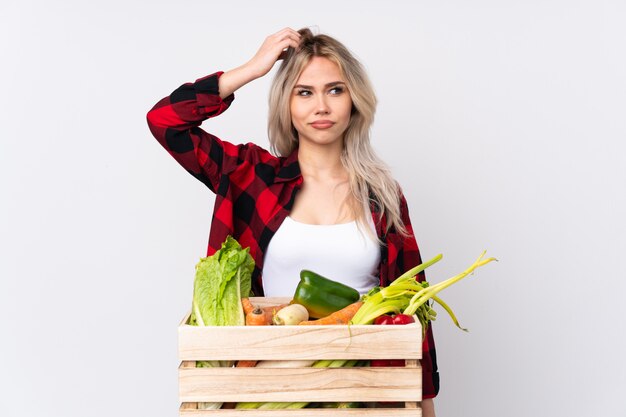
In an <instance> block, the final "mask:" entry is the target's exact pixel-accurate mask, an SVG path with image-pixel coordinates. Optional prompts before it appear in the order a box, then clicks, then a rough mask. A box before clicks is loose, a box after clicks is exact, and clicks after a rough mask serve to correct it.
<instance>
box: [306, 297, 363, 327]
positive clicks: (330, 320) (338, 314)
mask: <svg viewBox="0 0 626 417" xmlns="http://www.w3.org/2000/svg"><path fill="white" fill-rule="evenodd" d="M362 305H363V302H362V301H357V302H355V303H352V304H350V305H349V306H347V307H344V308H342V309H341V310H339V311H335V312H334V313H333V314H329V315H328V316H326V317H322V318H321V319H318V320H308V321H303V322H301V323H300V324H301V325H329V324H330V325H333V324H348V323H349V322H350V320H352V317H354V315H355V314H356V312H357V311H358V310H359V308H361V306H362Z"/></svg>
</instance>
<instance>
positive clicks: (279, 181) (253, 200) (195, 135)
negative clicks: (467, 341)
mask: <svg viewBox="0 0 626 417" xmlns="http://www.w3.org/2000/svg"><path fill="white" fill-rule="evenodd" d="M221 74H222V73H221V72H218V73H215V74H212V75H209V76H207V77H204V78H201V79H199V80H197V81H196V82H195V83H187V84H184V85H182V86H180V87H179V88H178V89H176V90H175V91H174V92H173V93H172V94H171V95H170V96H169V97H165V98H164V99H162V100H161V101H159V102H158V103H157V104H156V105H155V106H154V107H153V108H152V110H150V111H149V112H148V125H149V126H150V130H151V132H152V134H153V135H154V137H155V138H156V139H157V140H158V141H159V143H160V144H161V145H162V146H163V147H164V148H165V149H166V150H167V151H168V152H169V153H170V155H172V156H173V157H174V159H176V161H178V163H180V164H181V165H182V166H183V167H184V168H185V169H186V170H187V171H188V172H189V173H190V174H191V175H193V176H194V177H196V178H197V179H198V180H200V181H202V182H203V183H204V184H205V185H206V186H207V187H209V189H210V190H211V191H213V192H214V193H215V194H216V198H215V208H214V211H213V220H212V222H211V232H210V236H209V247H208V255H211V254H213V253H215V251H217V250H218V249H219V248H220V247H221V245H222V242H223V241H224V240H225V239H226V237H227V236H228V235H231V236H233V237H234V238H235V239H237V241H238V242H239V243H240V244H241V245H242V246H243V247H250V254H251V255H252V257H253V258H254V261H255V264H256V266H255V270H254V273H253V276H252V279H253V281H252V282H253V284H252V289H253V291H254V293H255V294H256V295H262V294H263V285H262V281H261V280H262V271H263V257H264V254H265V250H266V249H267V246H268V244H269V242H270V240H271V239H272V236H274V233H276V231H277V230H278V228H279V227H280V225H281V223H282V222H283V220H284V219H285V217H287V215H288V214H289V212H290V210H291V207H292V206H293V202H294V198H295V196H296V192H297V190H298V189H299V188H300V186H301V185H302V174H301V173H300V167H299V165H298V152H297V150H296V151H294V152H293V153H292V154H291V155H289V156H287V157H276V156H273V155H272V154H270V153H269V152H268V151H267V150H265V149H263V148H261V147H259V146H257V145H255V144H253V143H247V144H245V145H235V144H232V143H229V142H226V141H222V140H220V139H219V138H217V137H215V136H213V135H211V134H210V133H207V132H205V131H204V130H202V129H201V128H200V124H201V123H202V122H203V121H204V120H205V119H208V118H210V117H214V116H217V115H219V114H220V113H222V112H223V111H224V110H226V109H227V108H228V106H229V105H230V103H231V102H232V101H233V99H234V95H230V96H229V97H227V98H225V99H223V100H222V99H221V98H220V96H219V91H218V78H219V76H220V75H221ZM401 213H402V220H403V221H404V224H405V226H406V227H407V230H408V231H409V233H410V234H411V237H410V238H405V237H403V236H401V235H400V234H398V233H397V232H396V231H395V230H394V229H393V228H392V229H390V230H388V231H386V230H385V229H386V221H385V216H384V215H383V216H382V218H381V216H380V213H379V212H378V211H377V209H376V207H375V205H372V217H373V219H374V224H375V225H376V232H377V234H378V236H379V238H381V239H382V241H383V242H385V243H386V244H385V245H381V247H380V249H381V263H380V265H379V277H380V285H381V286H386V285H388V284H389V282H390V280H393V279H394V278H395V277H398V276H400V275H401V274H402V273H403V272H404V271H406V270H408V269H409V268H411V267H413V266H415V265H418V264H420V263H421V258H420V253H419V249H418V246H417V243H416V241H415V238H414V237H413V230H412V227H411V222H410V219H409V212H408V207H407V204H406V200H405V198H404V196H402V199H401ZM423 279H424V276H423V275H422V276H421V277H420V280H423ZM422 371H423V396H424V398H430V397H434V396H435V395H437V392H438V391H439V374H438V372H437V361H436V356H435V344H434V339H433V336H432V330H431V329H430V326H429V329H428V332H427V335H426V338H425V339H424V343H423V358H422Z"/></svg>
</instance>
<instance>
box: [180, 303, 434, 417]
mask: <svg viewBox="0 0 626 417" xmlns="http://www.w3.org/2000/svg"><path fill="white" fill-rule="evenodd" d="M252 301H253V303H254V304H256V305H260V306H265V305H278V304H282V303H285V302H288V300H287V299H283V298H253V299H252ZM188 320H189V315H187V317H185V319H184V320H183V321H182V323H181V325H180V326H179V329H178V343H179V344H178V352H179V353H178V355H179V359H180V360H181V364H180V367H179V398H180V402H181V406H180V416H185V417H192V416H193V417H201V416H204V417H209V416H215V417H269V416H285V417H323V416H336V415H339V416H381V417H385V416H388V417H400V416H407V417H408V416H421V407H420V401H421V399H422V398H421V395H422V373H421V368H420V364H419V359H420V358H421V355H422V343H421V336H422V330H421V326H420V324H419V323H413V324H409V325H404V326H222V327H217V326H214V327H211V326H209V327H198V326H190V325H188V324H187V323H188ZM293 359H298V360H300V359H359V360H361V359H405V360H406V366H405V367H396V368H391V367H390V368H370V367H355V368H334V369H330V368H305V367H302V368H282V369H281V368H196V367H195V361H199V360H229V361H230V360H232V361H235V360H293ZM246 401H251V402H257V401H263V402H296V401H298V402H343V401H359V402H367V403H368V405H371V406H374V404H375V403H376V402H396V405H395V406H392V407H391V408H358V409H328V408H303V409H300V410H289V409H287V410H233V409H220V410H200V409H198V408H197V403H198V402H246ZM398 402H400V405H401V406H402V405H403V406H402V407H401V406H398ZM402 403H403V404H402Z"/></svg>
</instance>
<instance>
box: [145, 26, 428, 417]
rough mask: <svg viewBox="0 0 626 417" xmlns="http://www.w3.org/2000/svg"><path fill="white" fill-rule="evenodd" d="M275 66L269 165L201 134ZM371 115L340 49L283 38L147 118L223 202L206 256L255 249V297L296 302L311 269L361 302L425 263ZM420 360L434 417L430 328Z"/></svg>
mask: <svg viewBox="0 0 626 417" xmlns="http://www.w3.org/2000/svg"><path fill="white" fill-rule="evenodd" d="M278 60H282V64H281V66H280V68H279V70H278V72H277V74H276V76H275V79H274V81H273V84H272V87H271V92H270V100H269V103H270V109H269V111H270V112H269V113H270V114H269V126H268V132H269V139H270V144H271V147H272V151H273V154H272V153H270V152H268V151H266V150H264V149H262V148H260V147H259V146H257V145H255V144H252V143H248V144H245V145H234V144H232V143H229V142H226V141H222V140H220V139H218V138H217V137H215V136H213V135H211V134H209V133H207V132H205V131H203V130H202V129H200V128H199V125H200V124H201V123H202V121H204V120H205V119H207V118H210V117H214V116H217V115H219V114H220V113H221V112H223V111H224V110H226V109H227V108H228V107H229V105H230V104H231V103H232V101H233V99H234V94H233V93H234V92H235V91H236V90H238V89H239V88H240V87H242V86H243V85H245V84H247V83H249V82H250V81H253V80H255V79H257V78H260V77H262V76H264V75H265V74H267V73H268V72H269V71H270V70H271V69H272V67H273V66H274V64H275V63H276V62H277V61H278ZM375 107H376V98H375V95H374V92H373V89H372V87H371V85H370V82H369V80H368V78H367V75H366V74H365V71H364V70H363V68H362V66H361V65H360V63H359V62H358V61H357V60H356V59H355V58H354V57H353V56H352V54H351V53H350V52H349V51H348V50H347V49H346V48H345V47H344V46H343V45H342V44H341V43H339V42H338V41H336V40H335V39H333V38H331V37H329V36H326V35H317V36H314V35H313V34H312V33H311V31H310V30H308V29H301V30H300V31H295V30H293V29H290V28H285V29H283V30H281V31H280V32H277V33H275V34H273V35H271V36H269V37H268V38H267V39H266V40H265V41H264V42H263V44H262V45H261V47H260V49H259V50H258V52H257V53H256V54H255V55H254V57H253V58H252V59H251V60H250V61H248V62H247V63H245V64H244V65H242V66H240V67H238V68H235V69H233V70H231V71H228V72H224V73H222V72H217V73H215V74H212V75H209V76H207V77H204V78H201V79H199V80H197V81H196V82H195V83H187V84H184V85H182V86H181V87H179V88H178V89H177V90H175V91H174V92H173V93H172V94H171V95H170V96H169V97H166V98H164V99H163V100H161V101H160V102H159V103H157V104H156V105H155V107H154V108H153V109H152V110H151V111H150V112H149V113H148V124H149V126H150V129H151V131H152V133H153V134H154V136H155V137H156V138H157V140H158V141H159V142H160V143H161V144H162V145H163V146H164V147H165V148H166V149H167V150H168V151H169V152H170V154H171V155H172V156H173V157H174V158H175V159H176V160H177V161H178V162H179V163H180V164H181V165H182V166H183V167H185V168H186V169H187V170H188V171H189V172H190V173H191V174H192V175H193V176H195V177H196V178H198V179H199V180H200V181H202V182H203V183H204V184H206V185H207V186H208V187H209V188H210V189H211V190H212V191H213V192H214V193H216V200H215V209H214V213H213V220H212V224H211V233H210V237H209V248H208V254H209V255H210V254H212V253H214V252H215V251H216V250H217V249H219V248H220V246H221V243H222V242H223V241H224V240H225V239H226V236H228V235H232V236H233V237H234V238H235V239H237V240H238V241H239V242H240V243H241V245H242V246H243V247H248V246H249V247H250V254H251V255H252V257H253V258H254V260H255V263H256V266H255V271H254V274H253V291H254V293H255V294H256V295H266V296H279V295H280V296H290V295H292V294H293V290H294V289H295V286H296V284H297V281H298V275H299V274H298V273H299V271H300V270H301V269H304V268H308V269H312V270H315V271H316V272H318V273H320V274H322V275H325V276H328V277H330V278H332V279H336V280H338V281H342V282H344V283H346V284H348V285H351V286H353V287H355V288H357V289H359V291H361V292H366V291H367V290H368V289H369V288H371V287H373V286H375V285H383V286H384V285H388V284H389V282H390V280H393V279H394V278H395V277H398V276H400V275H401V274H402V273H403V272H404V271H405V270H407V269H409V268H411V267H413V266H415V265H417V264H419V263H421V259H420V255H419V250H418V246H417V244H416V241H415V238H414V236H413V232H412V228H411V224H410V219H409V216H408V209H407V205H406V201H405V199H404V196H403V195H402V193H401V191H400V188H399V186H398V185H397V183H396V182H395V181H394V180H393V178H392V177H391V175H390V173H389V170H388V169H387V168H386V166H385V165H384V164H383V163H382V162H381V161H380V160H379V159H378V157H377V156H376V155H375V154H374V151H373V149H372V147H371V145H370V143H369V129H370V126H371V123H372V121H373V117H374V112H375ZM421 279H423V276H421ZM423 348H424V357H423V360H422V366H423V375H424V377H423V395H424V398H425V401H424V402H423V404H422V407H423V413H424V414H423V415H424V416H428V415H434V410H433V404H432V398H433V397H434V396H435V395H436V394H437V391H438V387H439V382H438V373H437V365H436V360H435V350H434V341H433V337H432V332H431V329H430V328H429V330H428V332H427V337H426V338H425V340H424V346H423Z"/></svg>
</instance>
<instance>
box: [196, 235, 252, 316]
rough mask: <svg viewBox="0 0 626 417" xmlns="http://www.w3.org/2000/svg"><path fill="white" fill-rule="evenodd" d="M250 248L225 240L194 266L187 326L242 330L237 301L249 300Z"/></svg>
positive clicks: (240, 307) (250, 275)
mask: <svg viewBox="0 0 626 417" xmlns="http://www.w3.org/2000/svg"><path fill="white" fill-rule="evenodd" d="M249 252H250V248H245V249H243V248H242V247H241V245H240V244H239V242H237V241H236V240H235V239H234V238H233V237H231V236H228V237H227V238H226V240H225V241H224V243H222V247H221V248H220V249H219V250H218V251H217V252H215V253H214V254H213V255H211V256H208V257H206V258H202V259H200V262H198V264H197V265H196V278H195V281H194V291H193V308H192V313H191V321H190V322H191V324H196V325H199V326H243V325H245V316H244V313H243V308H242V306H241V298H242V297H249V296H250V290H251V287H252V271H253V270H254V259H252V256H251V255H250V253H249Z"/></svg>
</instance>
